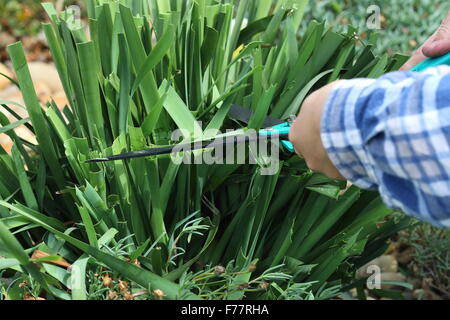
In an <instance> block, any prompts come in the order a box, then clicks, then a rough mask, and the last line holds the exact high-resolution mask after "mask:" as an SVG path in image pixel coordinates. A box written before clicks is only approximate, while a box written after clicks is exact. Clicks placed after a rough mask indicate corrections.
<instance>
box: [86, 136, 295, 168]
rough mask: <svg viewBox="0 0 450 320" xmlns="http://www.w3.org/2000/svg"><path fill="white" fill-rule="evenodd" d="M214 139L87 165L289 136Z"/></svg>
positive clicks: (116, 157)
mask: <svg viewBox="0 0 450 320" xmlns="http://www.w3.org/2000/svg"><path fill="white" fill-rule="evenodd" d="M212 139H214V138H212ZM212 139H210V140H208V141H197V142H193V143H186V144H178V145H175V146H168V147H159V148H151V149H145V150H141V151H134V152H128V153H124V154H120V155H114V156H109V157H105V158H98V159H92V160H87V161H86V162H87V163H98V162H108V161H117V160H126V159H135V158H144V157H153V156H159V155H167V154H171V153H178V152H186V151H194V150H203V149H211V148H217V147H222V146H225V145H229V144H241V143H246V142H254V141H259V140H262V139H265V140H273V139H280V140H286V139H288V135H287V134H281V135H279V134H273V135H259V134H257V135H248V134H242V135H237V136H229V137H226V138H220V139H215V140H212Z"/></svg>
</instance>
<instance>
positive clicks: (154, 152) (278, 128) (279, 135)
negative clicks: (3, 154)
mask: <svg viewBox="0 0 450 320" xmlns="http://www.w3.org/2000/svg"><path fill="white" fill-rule="evenodd" d="M440 65H450V53H448V54H446V55H444V56H442V57H438V58H430V59H426V60H425V61H423V62H422V63H420V64H418V65H417V66H416V67H414V68H413V69H412V70H411V71H414V72H421V71H424V70H426V69H428V68H431V67H436V66H440ZM229 115H230V116H231V118H233V119H235V120H238V121H241V122H245V123H247V124H248V122H249V119H250V118H251V116H252V115H253V111H251V110H250V109H246V108H243V107H240V106H237V105H234V106H233V107H232V108H231V110H230V113H229ZM292 121H293V119H291V120H290V121H287V122H285V121H282V120H279V119H275V118H272V117H268V118H267V119H266V121H265V125H266V126H267V128H266V129H263V130H260V131H259V132H258V133H257V135H256V136H255V137H248V136H247V135H246V134H245V133H244V134H236V135H235V136H231V138H233V139H232V140H230V139H227V140H226V141H223V140H222V139H221V140H220V141H215V139H216V138H210V139H207V140H205V141H197V142H192V143H187V144H178V145H174V146H167V147H156V148H151V149H145V150H141V151H135V152H129V153H124V154H120V155H113V156H109V157H104V158H98V159H92V160H88V161H87V162H107V161H116V160H126V159H133V158H142V157H151V156H158V155H165V154H171V153H172V152H174V151H176V150H185V149H188V150H189V151H193V150H202V149H209V148H215V147H220V146H223V145H224V144H229V143H233V144H235V143H245V142H250V141H258V140H260V139H267V140H271V139H279V140H280V141H281V146H282V148H283V149H284V150H285V151H287V152H290V153H293V152H294V151H295V149H294V145H293V144H292V143H291V142H290V141H289V132H290V130H291V126H292ZM228 138H230V137H228Z"/></svg>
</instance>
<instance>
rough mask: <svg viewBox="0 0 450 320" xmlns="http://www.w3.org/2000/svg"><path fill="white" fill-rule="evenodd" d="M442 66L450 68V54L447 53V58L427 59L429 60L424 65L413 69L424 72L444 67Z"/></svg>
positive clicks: (421, 64) (420, 64)
mask: <svg viewBox="0 0 450 320" xmlns="http://www.w3.org/2000/svg"><path fill="white" fill-rule="evenodd" d="M442 65H448V66H450V52H449V53H447V54H446V55H445V56H442V57H439V58H432V59H427V60H425V61H423V62H422V63H419V64H418V65H417V66H415V67H414V68H413V69H412V71H415V72H422V71H425V70H426V69H428V68H431V67H437V66H442Z"/></svg>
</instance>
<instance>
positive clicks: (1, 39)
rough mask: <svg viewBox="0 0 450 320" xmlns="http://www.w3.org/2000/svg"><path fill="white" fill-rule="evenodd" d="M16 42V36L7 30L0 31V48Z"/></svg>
mask: <svg viewBox="0 0 450 320" xmlns="http://www.w3.org/2000/svg"><path fill="white" fill-rule="evenodd" d="M14 42H16V38H15V37H13V36H12V35H11V34H9V33H8V32H4V31H3V32H0V48H6V47H7V46H9V45H10V44H13V43H14Z"/></svg>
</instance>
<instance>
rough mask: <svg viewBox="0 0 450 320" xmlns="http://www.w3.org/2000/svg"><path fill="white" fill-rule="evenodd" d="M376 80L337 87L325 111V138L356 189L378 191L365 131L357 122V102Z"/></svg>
mask: <svg viewBox="0 0 450 320" xmlns="http://www.w3.org/2000/svg"><path fill="white" fill-rule="evenodd" d="M375 81H376V80H374V79H353V80H347V81H342V82H338V83H336V86H335V88H334V89H333V91H332V92H331V95H330V97H329V99H328V100H327V103H326V105H325V108H324V112H323V115H322V120H321V138H322V143H323V145H324V147H325V150H326V151H327V153H328V156H329V157H330V160H331V161H332V163H333V164H334V165H335V166H336V168H337V169H338V170H339V172H340V173H341V174H342V175H343V176H344V177H345V178H346V179H347V180H349V181H351V182H352V183H354V184H355V185H356V186H358V187H360V188H363V189H376V188H377V184H376V182H375V181H376V178H375V173H374V171H373V160H372V159H371V157H370V154H369V153H368V152H366V151H365V150H364V142H363V138H362V136H361V131H360V129H359V128H358V125H357V123H356V121H355V119H356V117H355V111H356V106H357V103H356V102H357V101H356V100H357V99H358V98H359V97H360V95H361V93H362V91H363V90H365V89H366V88H368V87H369V86H370V85H371V84H373V83H374V82H375Z"/></svg>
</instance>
